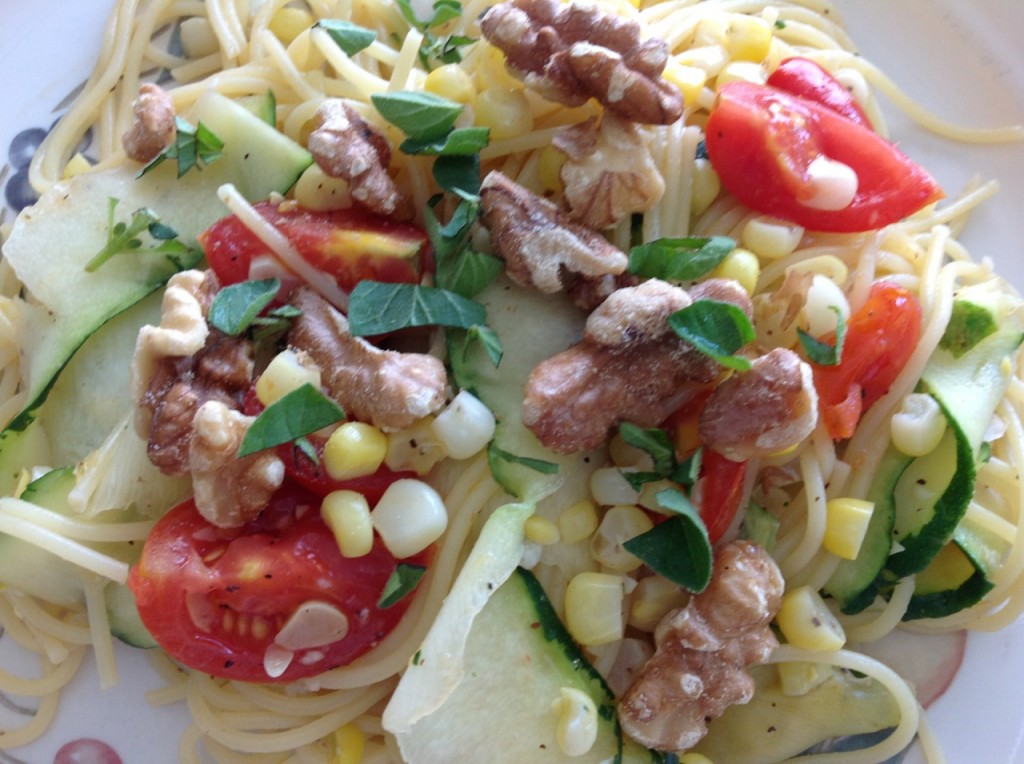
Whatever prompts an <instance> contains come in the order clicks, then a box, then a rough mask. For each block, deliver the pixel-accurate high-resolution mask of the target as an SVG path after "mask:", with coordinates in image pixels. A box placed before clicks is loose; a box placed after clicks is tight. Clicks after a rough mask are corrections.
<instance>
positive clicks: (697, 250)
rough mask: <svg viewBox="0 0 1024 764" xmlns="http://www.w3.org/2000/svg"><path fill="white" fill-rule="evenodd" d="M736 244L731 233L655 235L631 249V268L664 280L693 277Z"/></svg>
mask: <svg viewBox="0 0 1024 764" xmlns="http://www.w3.org/2000/svg"><path fill="white" fill-rule="evenodd" d="M735 248H736V242H735V241H734V240H733V239H730V238H729V237H728V236H712V237H710V238H703V237H697V236H689V237H686V238H682V239H656V240H654V241H652V242H649V243H647V244H641V245H640V246H637V247H633V248H632V249H631V250H630V251H629V272H630V273H632V274H634V275H637V276H646V277H648V278H657V279H663V280H665V281H693V280H695V279H699V278H700V277H701V276H704V275H705V274H707V273H709V272H711V271H712V270H714V269H715V267H717V266H718V264H719V263H721V262H722V260H724V259H725V256H726V255H728V254H729V253H730V252H732V250H733V249H735Z"/></svg>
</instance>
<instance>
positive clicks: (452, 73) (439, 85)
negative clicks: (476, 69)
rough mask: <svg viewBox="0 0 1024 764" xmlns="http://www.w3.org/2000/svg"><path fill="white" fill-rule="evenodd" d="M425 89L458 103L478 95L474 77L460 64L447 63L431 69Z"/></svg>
mask: <svg viewBox="0 0 1024 764" xmlns="http://www.w3.org/2000/svg"><path fill="white" fill-rule="evenodd" d="M423 89H424V90H426V91H428V92H430V93H433V94H434V95H439V96H441V97H442V98H447V99H448V100H449V101H455V102H457V103H469V102H470V101H472V100H473V98H474V97H475V96H476V88H475V87H474V86H473V77H472V76H471V75H470V73H469V72H467V71H466V70H465V69H463V68H462V67H461V66H459V65H458V64H445V65H444V66H439V67H437V68H436V69H433V70H431V72H430V74H428V75H427V78H426V80H424V82H423Z"/></svg>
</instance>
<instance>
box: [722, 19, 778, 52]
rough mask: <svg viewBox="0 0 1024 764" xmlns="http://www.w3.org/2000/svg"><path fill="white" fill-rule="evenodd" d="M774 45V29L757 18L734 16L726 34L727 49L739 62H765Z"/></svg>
mask: <svg viewBox="0 0 1024 764" xmlns="http://www.w3.org/2000/svg"><path fill="white" fill-rule="evenodd" d="M771 44H772V28H771V27H770V26H769V25H768V22H766V21H765V20H764V19H761V18H758V17H757V16H745V15H741V14H733V15H732V18H731V19H730V21H729V27H728V30H727V32H726V49H727V50H728V51H729V55H730V57H732V58H733V59H735V60H739V61H763V60H764V58H765V57H766V56H767V55H768V49H769V48H770V47H771Z"/></svg>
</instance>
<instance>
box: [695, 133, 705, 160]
mask: <svg viewBox="0 0 1024 764" xmlns="http://www.w3.org/2000/svg"><path fill="white" fill-rule="evenodd" d="M693 158H694V159H708V144H707V143H705V142H704V139H703V138H701V140H700V142H699V143H698V144H697V151H696V152H694V155H693Z"/></svg>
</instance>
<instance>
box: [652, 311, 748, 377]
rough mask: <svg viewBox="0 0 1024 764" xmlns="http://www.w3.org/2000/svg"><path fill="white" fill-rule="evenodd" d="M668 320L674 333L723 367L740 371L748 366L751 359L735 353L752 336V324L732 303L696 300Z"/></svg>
mask: <svg viewBox="0 0 1024 764" xmlns="http://www.w3.org/2000/svg"><path fill="white" fill-rule="evenodd" d="M668 323H669V326H671V327H672V330H673V331H674V332H675V333H676V334H678V335H679V336H680V337H682V338H683V339H684V340H686V341H687V342H689V343H690V344H691V345H693V346H694V347H695V348H696V349H697V350H699V351H700V352H701V353H703V354H704V355H706V356H709V357H710V358H713V359H714V360H715V361H717V362H718V363H720V364H721V365H722V366H726V367H728V368H730V369H738V370H741V371H746V370H748V369H749V368H750V361H748V360H747V359H746V358H743V357H742V356H738V355H734V354H735V353H736V351H737V350H739V349H740V348H742V347H743V346H744V345H746V344H747V343H748V342H751V341H752V340H753V339H754V337H755V334H754V327H753V325H752V324H751V323H750V319H749V318H747V315H746V314H745V313H744V312H743V311H742V310H740V309H739V308H738V307H737V306H735V305H733V304H732V303H728V302H720V301H718V300H697V301H696V302H694V303H693V304H691V305H689V306H687V307H685V308H683V309H682V310H680V311H676V312H675V313H673V314H672V315H671V316H669V317H668Z"/></svg>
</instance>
